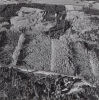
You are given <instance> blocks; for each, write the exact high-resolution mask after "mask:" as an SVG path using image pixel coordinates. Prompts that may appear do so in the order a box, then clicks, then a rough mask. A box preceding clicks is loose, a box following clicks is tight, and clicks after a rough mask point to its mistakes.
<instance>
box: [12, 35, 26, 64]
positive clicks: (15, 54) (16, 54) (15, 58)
mask: <svg viewBox="0 0 99 100" xmlns="http://www.w3.org/2000/svg"><path fill="white" fill-rule="evenodd" d="M24 41H25V34H24V33H22V34H21V35H20V37H19V40H18V45H17V46H16V48H15V51H14V52H13V55H12V58H13V65H16V64H17V61H18V57H19V55H20V51H21V49H22V47H23V43H24Z"/></svg>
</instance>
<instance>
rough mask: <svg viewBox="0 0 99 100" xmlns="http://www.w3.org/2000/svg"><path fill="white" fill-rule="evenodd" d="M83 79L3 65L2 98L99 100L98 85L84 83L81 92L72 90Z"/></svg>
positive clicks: (0, 69)
mask: <svg viewBox="0 0 99 100" xmlns="http://www.w3.org/2000/svg"><path fill="white" fill-rule="evenodd" d="M81 81H82V79H81V78H75V77H73V76H72V77H71V76H61V75H43V74H42V75H41V74H33V72H31V73H26V72H22V71H21V70H19V69H17V68H8V67H1V68H0V100H4V98H5V99H6V100H98V94H97V93H98V92H99V90H98V87H97V90H96V88H95V87H91V86H89V85H88V84H84V83H82V85H81V86H80V87H79V88H80V90H79V88H78V90H79V92H77V91H76V92H72V87H73V86H75V87H74V88H76V86H77V84H79V82H81ZM75 84H76V85H75ZM63 90H64V91H63ZM70 91H71V93H70ZM1 94H2V95H1Z"/></svg>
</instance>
